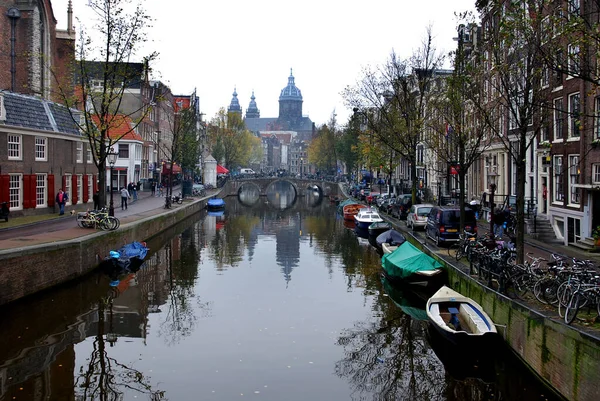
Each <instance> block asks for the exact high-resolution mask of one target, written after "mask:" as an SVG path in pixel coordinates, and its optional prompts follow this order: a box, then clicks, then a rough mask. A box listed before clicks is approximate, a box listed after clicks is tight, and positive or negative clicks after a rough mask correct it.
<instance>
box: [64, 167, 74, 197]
mask: <svg viewBox="0 0 600 401" xmlns="http://www.w3.org/2000/svg"><path fill="white" fill-rule="evenodd" d="M71 182H72V181H71V174H65V188H64V191H65V192H66V193H67V196H68V197H69V200H67V205H70V204H71V199H73V192H72V191H71Z"/></svg>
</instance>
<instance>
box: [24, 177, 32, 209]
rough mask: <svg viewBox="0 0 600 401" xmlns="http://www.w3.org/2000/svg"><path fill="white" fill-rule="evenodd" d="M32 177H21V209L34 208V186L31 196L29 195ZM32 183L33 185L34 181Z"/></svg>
mask: <svg viewBox="0 0 600 401" xmlns="http://www.w3.org/2000/svg"><path fill="white" fill-rule="evenodd" d="M34 177H35V175H23V209H30V208H32V207H35V186H34V187H33V194H32V193H31V181H32V179H33V178H34ZM33 182H34V183H35V180H34V181H33ZM34 185H35V184H34ZM32 198H33V201H32Z"/></svg>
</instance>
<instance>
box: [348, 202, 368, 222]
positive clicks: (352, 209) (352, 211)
mask: <svg viewBox="0 0 600 401" xmlns="http://www.w3.org/2000/svg"><path fill="white" fill-rule="evenodd" d="M366 207H367V206H365V205H363V204H361V203H352V204H349V205H346V206H344V220H349V221H355V219H354V216H356V215H357V214H358V212H359V211H360V210H361V209H364V208H366Z"/></svg>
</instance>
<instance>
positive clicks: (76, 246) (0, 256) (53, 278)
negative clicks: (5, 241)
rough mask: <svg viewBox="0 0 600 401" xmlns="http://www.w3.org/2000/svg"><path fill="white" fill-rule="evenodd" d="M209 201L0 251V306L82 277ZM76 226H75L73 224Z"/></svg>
mask: <svg viewBox="0 0 600 401" xmlns="http://www.w3.org/2000/svg"><path fill="white" fill-rule="evenodd" d="M207 200H208V198H205V199H201V200H197V201H193V202H191V203H187V202H186V203H184V204H183V206H179V207H176V208H174V209H172V210H165V211H163V210H161V211H160V212H159V213H157V214H156V215H152V216H148V217H144V218H141V219H139V220H136V221H134V222H131V223H127V224H122V225H121V227H119V229H117V230H115V231H101V232H95V233H93V234H90V235H86V236H82V237H79V238H74V239H68V240H61V241H58V242H51V243H45V244H40V245H35V246H27V247H22V248H17V249H8V250H1V251H0V288H2V290H1V291H0V305H4V304H6V303H9V302H12V301H14V300H17V299H19V298H23V297H26V296H28V295H31V294H34V293H36V292H39V291H42V290H45V289H48V288H51V287H54V286H56V285H59V284H62V283H65V282H67V281H69V280H73V279H75V278H77V277H81V276H83V275H85V274H87V273H89V272H90V271H92V270H94V269H95V268H96V266H97V265H98V263H99V262H100V261H101V260H102V259H103V258H104V257H105V256H106V255H108V252H109V251H111V250H113V249H118V248H120V247H122V246H123V245H124V244H127V243H129V242H133V241H146V240H147V239H149V238H151V237H152V236H154V235H156V234H158V233H160V232H162V231H164V230H166V229H168V228H169V227H172V226H174V225H176V224H177V223H179V222H181V221H183V220H185V219H187V218H190V217H191V216H193V215H195V214H196V213H198V212H199V211H200V210H202V209H204V207H205V206H206V203H207ZM74 224H75V223H74Z"/></svg>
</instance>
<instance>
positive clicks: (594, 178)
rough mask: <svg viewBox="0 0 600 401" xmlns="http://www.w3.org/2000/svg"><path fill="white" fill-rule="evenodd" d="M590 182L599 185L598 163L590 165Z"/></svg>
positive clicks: (599, 172)
mask: <svg viewBox="0 0 600 401" xmlns="http://www.w3.org/2000/svg"><path fill="white" fill-rule="evenodd" d="M592 182H593V183H594V184H600V163H596V164H592Z"/></svg>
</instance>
